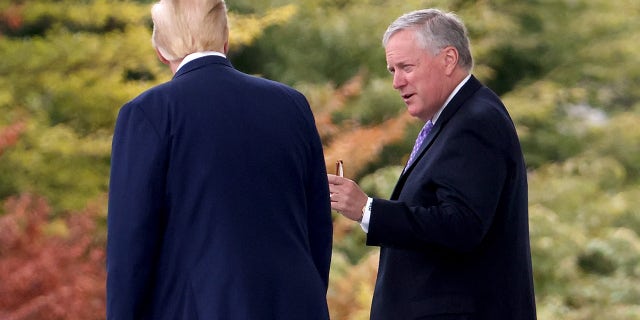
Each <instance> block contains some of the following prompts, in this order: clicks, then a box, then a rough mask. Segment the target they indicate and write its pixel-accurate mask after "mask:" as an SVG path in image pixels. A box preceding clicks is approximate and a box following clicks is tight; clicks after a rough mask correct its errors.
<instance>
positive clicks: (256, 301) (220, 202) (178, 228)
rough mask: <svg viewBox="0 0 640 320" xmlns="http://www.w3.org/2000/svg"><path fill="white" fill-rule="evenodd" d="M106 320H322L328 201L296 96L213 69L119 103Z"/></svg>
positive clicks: (320, 160) (208, 64) (206, 64)
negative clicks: (122, 104) (124, 102)
mask: <svg viewBox="0 0 640 320" xmlns="http://www.w3.org/2000/svg"><path fill="white" fill-rule="evenodd" d="M111 161H112V162H111V166H112V169H111V179H110V192H109V213H108V241H107V318H108V319H118V320H120V319H135V320H142V319H153V320H158V319H172V320H174V319H188V320H197V319H207V320H213V319H225V320H226V319H251V320H254V319H278V320H282V319H328V317H329V315H328V309H327V302H326V293H327V285H328V275H329V264H330V259H331V241H332V223H331V211H330V207H329V190H328V185H327V176H326V168H325V164H324V156H323V151H322V145H321V143H320V138H319V136H318V132H317V130H316V127H315V122H314V119H313V115H312V113H311V109H310V108H309V105H308V103H307V100H306V99H305V97H304V96H303V95H302V94H301V93H299V92H297V91H295V90H293V89H291V88H290V87H287V86H285V85H282V84H280V83H276V82H273V81H269V80H266V79H262V78H258V77H254V76H249V75H246V74H243V73H241V72H239V71H237V70H235V69H234V68H233V67H232V66H231V64H230V63H229V61H228V60H227V59H225V58H222V57H217V56H208V57H203V58H199V59H196V60H194V61H191V62H189V63H187V64H186V65H184V66H183V67H182V68H181V69H180V70H179V71H178V72H177V73H176V74H175V76H174V77H173V79H172V80H171V81H169V82H167V83H165V84H162V85H159V86H157V87H154V88H152V89H150V90H148V91H146V92H145V93H143V94H141V95H140V96H138V97H137V98H135V99H133V100H132V101H130V102H128V103H127V104H125V105H124V106H123V107H122V109H121V110H120V113H119V115H118V120H117V123H116V126H115V133H114V137H113V150H112V158H111Z"/></svg>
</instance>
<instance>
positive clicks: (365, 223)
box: [360, 197, 373, 233]
mask: <svg viewBox="0 0 640 320" xmlns="http://www.w3.org/2000/svg"><path fill="white" fill-rule="evenodd" d="M372 202H373V198H371V197H369V198H368V199H367V204H365V205H364V211H363V212H362V221H360V228H362V230H363V231H364V232H365V233H368V232H369V220H370V219H371V203H372Z"/></svg>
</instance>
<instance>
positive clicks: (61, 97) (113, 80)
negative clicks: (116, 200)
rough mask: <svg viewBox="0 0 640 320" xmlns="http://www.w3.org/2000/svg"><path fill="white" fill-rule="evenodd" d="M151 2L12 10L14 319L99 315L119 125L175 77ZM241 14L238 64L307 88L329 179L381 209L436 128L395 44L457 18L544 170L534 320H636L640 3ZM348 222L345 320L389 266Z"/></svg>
mask: <svg viewBox="0 0 640 320" xmlns="http://www.w3.org/2000/svg"><path fill="white" fill-rule="evenodd" d="M152 2H153V1H152V0H141V1H117V0H76V1H72V0H57V1H37V0H5V1H3V2H0V54H1V55H2V57H3V59H2V60H1V61H0V201H1V202H2V203H4V207H3V208H2V209H0V230H2V232H0V283H3V285H2V286H0V318H2V319H5V318H6V319H45V318H46V319H49V318H51V317H59V318H61V319H62V318H64V319H76V318H78V319H87V318H90V319H99V318H101V317H102V316H103V314H102V311H101V310H102V309H103V308H104V301H103V299H104V295H103V289H104V287H103V285H104V283H103V282H104V279H103V278H104V261H103V259H104V257H103V255H104V252H103V246H104V236H105V230H104V219H105V215H106V204H105V200H104V199H105V196H106V193H107V186H108V171H109V157H110V155H109V153H110V142H111V135H112V130H113V125H114V121H115V117H116V115H117V111H118V109H119V108H120V106H121V105H122V104H123V103H124V102H126V101H127V100H129V99H131V98H133V97H135V96H136V95H137V94H139V93H140V92H142V91H144V90H146V89H148V88H150V87H151V86H153V85H156V84H158V83H161V82H164V81H168V80H169V79H170V77H171V74H170V72H169V70H168V69H167V68H166V67H165V66H164V65H162V64H161V63H159V62H158V61H157V59H156V57H155V53H154V52H153V49H152V48H151V45H150V40H149V38H150V32H151V21H150V17H149V6H150V5H151V3H152ZM227 5H228V6H229V13H230V24H231V39H230V45H231V47H230V50H231V51H230V53H229V57H230V59H231V61H232V63H233V64H234V66H236V67H237V68H238V69H240V70H242V71H245V72H248V73H252V74H257V75H261V76H264V77H267V78H271V79H274V80H278V81H282V82H285V83H288V84H290V85H293V86H295V87H296V88H298V89H299V90H301V91H302V92H303V93H304V94H305V95H306V96H307V97H308V99H309V102H310V104H311V105H312V108H313V111H314V114H315V116H316V122H317V125H318V129H319V132H320V134H321V136H322V139H323V144H324V146H325V161H326V163H327V166H328V168H329V169H332V168H333V164H334V163H335V161H336V160H337V159H343V160H344V162H345V175H346V176H347V177H349V178H352V179H354V180H356V181H358V182H359V183H360V184H361V186H362V187H363V189H365V191H366V192H367V193H368V194H370V195H374V196H377V197H388V196H389V195H390V193H391V190H392V189H393V187H394V185H395V181H396V179H397V177H398V175H399V173H400V172H401V170H402V167H401V166H402V165H403V164H404V162H406V160H407V157H408V153H409V151H410V150H411V146H412V145H413V141H414V139H415V135H416V134H417V132H418V131H419V130H420V127H421V124H420V123H418V122H417V121H416V120H414V119H412V118H411V117H410V116H408V115H407V114H406V112H404V105H403V103H402V101H401V99H400V98H399V97H398V95H397V93H396V92H395V91H394V90H393V88H392V87H391V78H390V76H389V75H388V72H387V70H386V66H385V58H384V50H383V48H382V45H381V37H382V34H383V32H384V30H385V28H386V27H387V25H388V24H389V23H390V22H391V21H392V20H393V19H395V18H396V17H397V16H399V15H400V14H402V13H404V12H407V11H410V10H415V9H419V8H423V7H431V6H435V7H440V8H442V9H445V10H451V11H455V12H456V13H457V14H458V15H460V16H461V17H462V18H463V19H464V21H465V23H466V24H467V27H468V29H469V33H470V36H471V40H472V51H473V55H474V58H475V67H474V74H475V75H476V76H477V77H479V78H480V79H481V80H482V81H483V82H484V83H486V84H487V85H488V86H489V87H491V88H492V89H494V90H495V91H496V92H497V93H499V94H500V95H501V96H502V97H503V100H504V102H505V104H506V105H507V108H508V109H509V110H510V112H511V115H512V117H513V119H514V122H515V123H516V127H517V130H518V133H519V135H520V138H521V143H522V146H523V149H524V153H525V158H526V161H527V164H528V166H529V172H530V181H529V185H530V188H529V189H530V190H529V191H530V194H529V202H530V230H531V246H532V255H533V264H534V278H535V279H534V280H535V285H536V297H537V303H538V318H539V319H568V320H585V319H605V318H606V319H610V320H634V319H640V287H639V286H638V285H637V284H638V283H640V148H638V142H639V141H640V126H638V125H637V123H638V122H640V86H638V85H637V84H638V83H640V55H638V54H637V53H636V51H637V50H636V47H637V43H639V42H640V20H639V19H638V18H637V17H638V16H640V3H638V2H637V1H629V0H625V1H609V0H530V1H516V0H493V1H479V0H433V1H420V0H407V1H402V2H397V1H385V0H299V1H289V0H265V1H260V2H257V1H251V0H235V1H228V3H227ZM334 221H335V224H334V226H335V232H334V255H333V260H332V268H331V277H330V286H329V292H328V300H329V305H330V310H331V315H332V319H368V314H369V308H370V303H371V296H372V293H373V285H374V283H375V276H376V270H377V258H378V249H377V248H371V247H366V246H365V245H364V241H365V238H366V235H365V234H364V233H363V232H362V231H361V230H360V227H359V226H358V225H357V224H354V223H352V222H351V221H349V220H347V219H344V218H342V217H340V216H339V215H337V214H335V217H334ZM88 236H89V237H88ZM51 270H55V271H56V272H55V274H53V273H52V272H51ZM80 275H83V276H80ZM14 276H16V277H14ZM34 288H36V289H37V290H36V289H34ZM60 306H64V308H61V307H60ZM47 315H48V316H49V317H47Z"/></svg>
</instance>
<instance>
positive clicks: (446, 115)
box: [391, 75, 482, 200]
mask: <svg viewBox="0 0 640 320" xmlns="http://www.w3.org/2000/svg"><path fill="white" fill-rule="evenodd" d="M480 87H482V83H480V81H478V79H476V77H474V76H473V75H472V76H471V78H469V81H467V83H465V84H464V85H463V86H462V88H460V91H458V93H456V95H455V96H453V99H451V101H449V103H448V104H447V106H446V107H445V108H444V110H442V113H441V114H440V117H439V118H438V121H437V122H436V124H435V125H434V126H433V129H431V132H429V135H427V138H426V139H425V140H424V142H423V143H422V146H421V147H420V149H419V151H418V154H417V155H416V159H415V160H414V161H413V162H412V163H410V164H409V165H408V166H407V167H406V168H405V169H404V170H403V171H402V174H401V175H400V178H399V179H398V183H396V186H395V188H394V189H393V193H392V194H391V200H396V199H398V197H399V196H400V191H402V188H403V187H404V183H405V182H406V180H407V177H408V176H409V174H411V172H412V171H413V168H414V167H415V166H416V165H417V164H418V162H420V160H421V159H422V157H423V156H424V154H425V153H426V152H427V150H428V149H429V147H431V145H432V144H433V142H434V141H435V139H436V138H437V137H438V135H439V134H440V132H441V131H442V130H443V128H444V127H445V126H446V125H447V123H448V122H449V120H450V119H451V117H453V115H454V114H456V112H458V110H460V109H461V107H462V106H463V105H464V103H465V102H466V101H467V100H468V99H469V97H471V96H472V95H473V94H474V93H475V92H476V91H478V89H480Z"/></svg>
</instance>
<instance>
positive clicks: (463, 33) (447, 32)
mask: <svg viewBox="0 0 640 320" xmlns="http://www.w3.org/2000/svg"><path fill="white" fill-rule="evenodd" d="M405 29H412V30H415V31H416V34H417V38H418V41H420V42H421V45H422V47H423V48H425V49H426V50H430V51H431V53H432V54H434V55H435V54H437V53H438V52H440V50H442V49H443V48H445V47H447V46H453V47H455V48H456V49H457V50H458V55H459V57H460V60H459V66H460V67H461V68H463V69H465V70H466V71H471V68H472V67H473V58H472V57H471V49H470V44H469V37H468V34H467V28H466V27H465V26H464V23H463V22H462V20H460V18H458V16H457V15H455V14H454V13H445V12H442V11H440V10H438V9H424V10H417V11H412V12H409V13H406V14H404V15H402V16H400V17H399V18H398V19H396V20H395V21H394V22H393V23H391V25H389V27H388V28H387V31H386V32H385V33H384V36H383V38H382V44H383V45H384V46H385V47H386V46H387V43H388V42H389V39H390V38H391V37H392V36H393V35H394V34H396V33H397V32H399V31H401V30H405Z"/></svg>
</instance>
